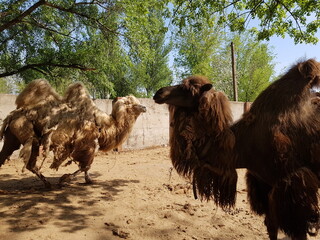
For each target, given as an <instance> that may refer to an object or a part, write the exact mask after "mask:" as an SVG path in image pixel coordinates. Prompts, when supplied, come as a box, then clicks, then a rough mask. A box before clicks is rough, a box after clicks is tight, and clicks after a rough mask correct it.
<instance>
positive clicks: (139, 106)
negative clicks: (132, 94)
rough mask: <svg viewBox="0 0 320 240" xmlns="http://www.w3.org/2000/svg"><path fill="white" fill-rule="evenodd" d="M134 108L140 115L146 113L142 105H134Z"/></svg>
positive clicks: (145, 108)
mask: <svg viewBox="0 0 320 240" xmlns="http://www.w3.org/2000/svg"><path fill="white" fill-rule="evenodd" d="M135 108H136V109H137V110H138V111H139V112H141V113H145V112H146V111H147V107H146V106H144V105H136V106H135Z"/></svg>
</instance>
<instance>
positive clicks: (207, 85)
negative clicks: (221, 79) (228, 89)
mask: <svg viewBox="0 0 320 240" xmlns="http://www.w3.org/2000/svg"><path fill="white" fill-rule="evenodd" d="M211 88H212V84H211V83H207V84H205V85H203V86H202V87H201V88H200V93H201V94H203V93H204V92H206V91H209V90H210V89H211Z"/></svg>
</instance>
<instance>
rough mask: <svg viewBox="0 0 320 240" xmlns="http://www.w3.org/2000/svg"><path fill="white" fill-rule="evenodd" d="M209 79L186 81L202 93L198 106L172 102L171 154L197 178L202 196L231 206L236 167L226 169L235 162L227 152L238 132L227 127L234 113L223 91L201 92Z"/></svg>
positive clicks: (185, 173)
mask: <svg viewBox="0 0 320 240" xmlns="http://www.w3.org/2000/svg"><path fill="white" fill-rule="evenodd" d="M208 83H209V81H208V80H207V79H206V78H204V77H200V76H194V77H189V78H187V79H184V80H183V81H182V85H181V86H182V88H183V89H184V90H190V92H191V93H192V95H193V96H198V97H197V100H198V107H197V109H194V108H190V109H186V108H182V107H178V106H173V105H170V107H169V110H170V114H171V116H172V120H171V123H170V126H171V131H170V132H171V133H170V146H171V148H170V156H171V159H172V163H173V166H174V167H175V169H176V170H177V172H178V173H179V174H182V175H183V176H185V177H188V178H191V179H193V180H192V181H193V183H194V188H195V189H194V190H197V192H198V194H199V196H200V197H201V198H202V199H206V200H209V199H211V198H213V199H214V201H215V202H216V203H217V204H219V205H220V206H222V207H229V206H233V205H234V203H235V195H236V182H237V173H236V171H235V170H231V171H226V165H227V164H233V163H232V162H230V161H229V159H230V156H229V154H228V153H227V154H226V152H229V153H231V150H232V149H233V146H234V136H233V134H232V132H231V131H230V130H228V129H226V127H228V125H229V124H231V122H232V114H231V109H230V105H229V101H228V99H227V97H226V96H225V95H224V94H223V93H221V92H217V91H215V90H214V89H211V90H209V91H205V92H204V93H202V92H201V87H202V86H204V85H205V84H208ZM217 142H220V143H221V144H218V145H217V144H216V143H217ZM210 153H214V154H210ZM222 153H223V154H222ZM228 168H229V169H232V168H231V167H228ZM213 169H220V170H219V171H221V172H224V173H225V174H224V175H223V176H221V172H219V171H218V173H217V172H215V170H213ZM234 169H235V168H234Z"/></svg>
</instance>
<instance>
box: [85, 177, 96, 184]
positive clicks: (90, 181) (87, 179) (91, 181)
mask: <svg viewBox="0 0 320 240" xmlns="http://www.w3.org/2000/svg"><path fill="white" fill-rule="evenodd" d="M85 179H86V184H93V183H94V181H93V180H92V179H91V178H87V177H86V178H85Z"/></svg>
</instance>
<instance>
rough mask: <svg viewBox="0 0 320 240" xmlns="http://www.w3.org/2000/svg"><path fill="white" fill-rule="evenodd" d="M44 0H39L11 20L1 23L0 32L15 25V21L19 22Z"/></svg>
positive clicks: (42, 3) (43, 2)
mask: <svg viewBox="0 0 320 240" xmlns="http://www.w3.org/2000/svg"><path fill="white" fill-rule="evenodd" d="M45 2H46V1H45V0H40V1H38V2H36V3H35V4H33V5H32V6H31V7H30V8H28V9H27V10H26V11H24V12H23V13H22V14H20V15H19V16H18V17H16V18H14V19H13V20H11V21H9V22H7V23H5V24H3V25H2V26H0V32H3V31H4V30H6V29H8V28H10V27H11V26H13V25H16V24H17V23H20V22H21V21H22V19H24V18H25V17H26V16H28V15H30V14H31V13H32V12H33V11H34V10H36V9H37V8H38V7H40V6H41V5H44V4H45Z"/></svg>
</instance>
